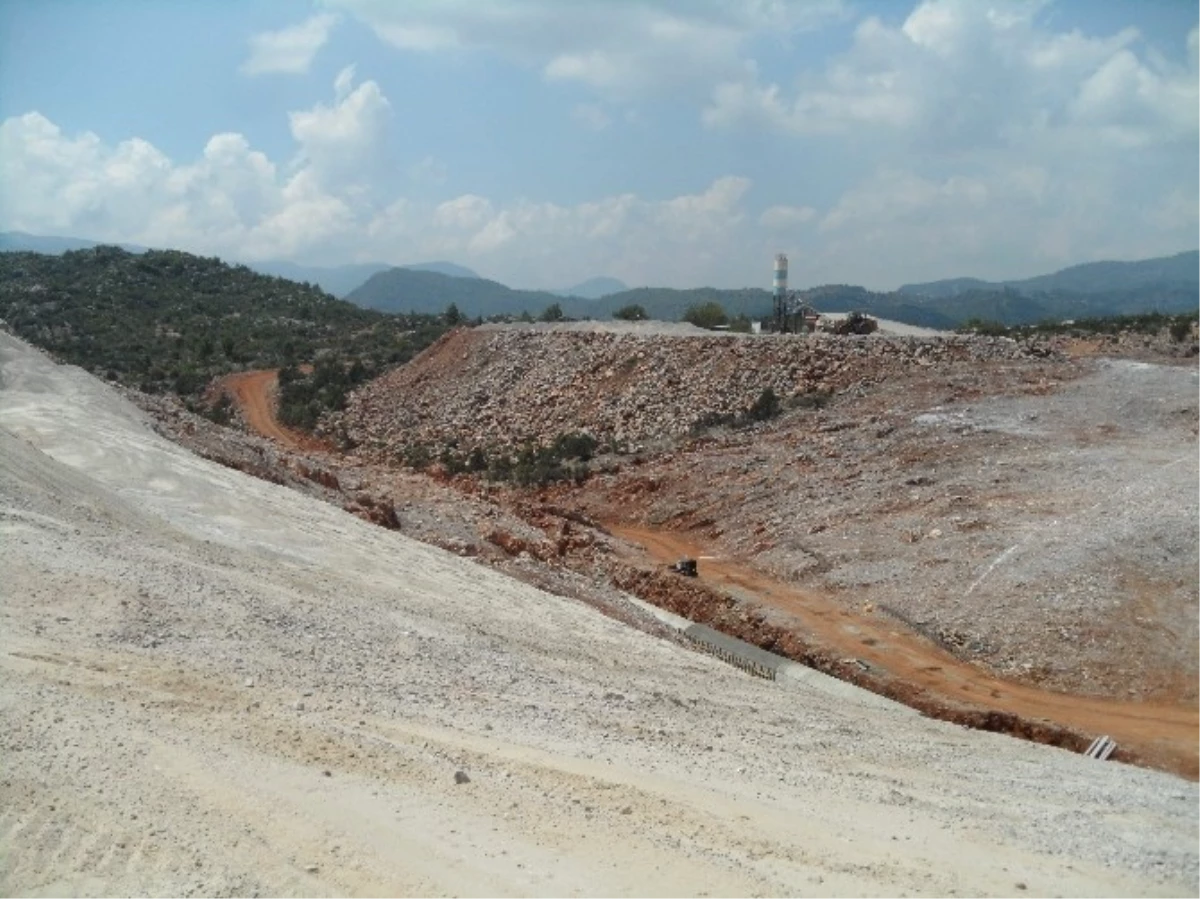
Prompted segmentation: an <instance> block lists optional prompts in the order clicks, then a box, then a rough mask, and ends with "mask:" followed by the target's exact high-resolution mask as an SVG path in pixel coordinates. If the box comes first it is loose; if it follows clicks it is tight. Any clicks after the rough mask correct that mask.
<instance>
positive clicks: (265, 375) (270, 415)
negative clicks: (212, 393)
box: [218, 370, 328, 452]
mask: <svg viewBox="0 0 1200 899" xmlns="http://www.w3.org/2000/svg"><path fill="white" fill-rule="evenodd" d="M278 381H279V372H278V371H275V370H263V371H244V372H240V373H238V374H236V375H229V376H227V377H225V378H223V379H222V380H221V382H220V384H219V385H218V386H219V387H220V388H222V389H224V390H226V391H228V393H229V396H230V397H231V398H232V399H233V402H234V403H235V404H236V405H237V407H238V408H239V409H241V410H242V414H243V415H244V416H245V417H246V423H247V424H248V425H249V426H250V428H251V429H252V430H254V431H255V433H257V434H259V435H261V436H263V437H266V438H267V439H268V440H274V441H275V442H276V443H278V444H279V445H280V446H283V447H284V448H286V449H290V450H298V451H301V452H304V451H308V452H313V451H317V452H319V451H322V450H326V449H328V447H327V446H325V444H324V443H322V442H321V441H320V440H317V439H316V438H315V437H308V436H306V435H304V434H301V433H298V432H296V431H293V430H291V429H290V428H287V427H285V426H284V425H282V424H280V422H279V419H278V418H276V417H275V386H276V384H277V383H278Z"/></svg>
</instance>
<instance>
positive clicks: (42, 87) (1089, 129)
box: [0, 0, 1200, 289]
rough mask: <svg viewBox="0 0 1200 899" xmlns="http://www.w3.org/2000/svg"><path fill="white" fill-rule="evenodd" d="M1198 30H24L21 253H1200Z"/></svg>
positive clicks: (1040, 13)
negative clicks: (94, 247) (127, 246)
mask: <svg viewBox="0 0 1200 899" xmlns="http://www.w3.org/2000/svg"><path fill="white" fill-rule="evenodd" d="M1197 9H1198V7H1197V4H1196V3H1195V2H1194V0H1059V2H1055V0H923V2H919V3H913V2H903V0H887V2H882V0H875V2H871V0H795V2H793V0H405V2H392V0H319V2H313V3H308V2H299V0H238V2H233V0H209V2H200V0H164V2H157V3H151V2H148V0H104V2H94V0H2V2H0V230H17V231H26V232H30V233H33V234H47V235H64V236H75V237H84V238H89V239H94V240H103V241H111V242H128V243H137V244H143V245H147V246H152V247H173V248H178V249H183V250H188V251H191V252H196V253H201V254H204V255H210V256H213V255H215V256H221V257H222V258H226V259H237V260H243V261H257V260H277V259H287V260H293V261H296V262H301V263H308V264H315V265H333V264H340V263H347V262H385V263H392V264H405V263H414V262H421V261H428V260H435V259H446V260H451V261H454V262H457V263H460V264H463V265H467V266H469V267H471V268H473V269H475V270H476V271H477V272H479V273H480V274H482V275H484V276H485V277H491V278H495V279H496V280H499V281H502V282H504V283H507V284H510V285H512V286H517V287H531V288H532V287H536V288H559V287H564V286H568V285H571V284H574V283H577V282H579V281H582V280H584V279H586V278H589V277H593V276H598V275H606V276H610V277H616V278H620V279H621V280H623V281H625V282H626V283H628V284H630V285H631V286H642V285H650V286H668V287H697V286H704V285H708V286H714V287H743V286H760V287H769V286H770V280H771V268H772V264H773V257H774V254H775V253H777V252H786V253H788V254H789V257H790V269H791V281H792V284H793V286H797V287H805V286H811V285H816V284H826V283H842V284H859V285H863V286H866V287H869V288H873V289H894V288H895V287H898V286H899V285H901V284H903V283H910V282H915V281H925V280H934V279H938V278H947V277H958V276H974V277H981V278H989V279H1004V278H1019V277H1026V276H1030V275H1034V274H1040V273H1044V272H1049V271H1054V270H1056V269H1058V268H1062V267H1064V266H1067V265H1072V264H1076V263H1081V262H1087V261H1092V260H1097V259H1138V258H1146V257H1150V256H1157V255H1166V254H1170V253H1177V252H1180V251H1183V250H1189V249H1196V248H1197V246H1198V244H1200V236H1198V209H1200V179H1198V166H1200V126H1198V118H1200V114H1198V110H1200V91H1198V74H1197V52H1198V40H1197V15H1198V14H1197Z"/></svg>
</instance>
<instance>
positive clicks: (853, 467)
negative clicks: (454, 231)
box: [160, 329, 1198, 778]
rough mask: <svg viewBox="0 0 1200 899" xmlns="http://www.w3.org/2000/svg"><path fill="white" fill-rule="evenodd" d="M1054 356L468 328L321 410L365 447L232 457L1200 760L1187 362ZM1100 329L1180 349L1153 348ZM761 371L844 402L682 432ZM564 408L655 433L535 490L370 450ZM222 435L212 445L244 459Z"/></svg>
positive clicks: (888, 667)
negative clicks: (398, 464) (427, 470)
mask: <svg viewBox="0 0 1200 899" xmlns="http://www.w3.org/2000/svg"><path fill="white" fill-rule="evenodd" d="M756 346H761V347H764V348H765V349H764V350H763V352H762V353H761V354H756V352H755V347H756ZM1064 348H1065V349H1067V350H1071V351H1072V352H1070V353H1063V352H1060V351H1059V350H1058V349H1056V348H1052V347H1047V346H1045V345H1027V346H1021V345H1017V344H1013V343H1011V342H1005V341H995V340H972V339H966V338H953V339H950V340H930V339H920V340H916V339H909V340H895V339H892V340H889V339H882V340H880V339H876V338H870V339H867V340H863V339H849V340H833V339H825V340H823V341H812V342H809V343H803V342H801V341H799V340H796V339H792V340H790V341H788V340H780V339H777V338H776V339H770V340H767V341H764V342H763V343H762V344H754V343H751V342H749V339H748V338H737V337H717V338H712V337H699V338H697V337H690V338H689V337H684V336H682V335H679V334H662V335H655V334H646V333H644V332H643V333H628V332H626V333H618V334H607V333H604V332H599V333H597V331H596V330H594V329H591V330H587V331H567V332H562V331H551V332H550V333H544V332H538V331H536V330H533V331H521V330H512V329H509V330H499V331H497V330H492V331H482V332H456V333H455V334H454V335H451V336H450V337H448V338H446V339H445V340H444V341H443V342H442V343H441V344H439V345H437V346H436V347H434V348H431V350H430V351H429V352H427V353H426V354H425V355H423V356H422V357H420V358H419V359H417V360H415V361H414V362H413V363H412V364H410V365H409V366H406V367H405V368H403V369H400V370H398V371H397V372H395V373H393V374H392V375H390V376H388V377H387V378H384V379H381V380H380V381H379V382H376V383H375V384H374V385H371V386H370V387H369V388H368V389H367V390H365V391H363V392H362V393H361V394H360V395H359V396H357V397H356V398H355V400H354V401H353V402H352V404H351V407H350V410H349V412H348V413H347V414H346V415H344V416H341V417H340V418H339V419H338V420H337V421H336V422H333V423H331V425H330V427H329V429H328V430H329V431H330V432H336V431H342V432H344V433H347V434H350V435H351V436H353V437H354V439H356V440H358V441H361V444H362V445H361V447H360V449H359V450H358V451H357V452H356V453H354V454H353V455H352V456H351V457H349V458H345V457H334V456H328V455H327V456H324V457H321V458H320V460H319V461H318V462H313V461H312V459H311V458H310V459H309V460H308V461H300V460H299V459H298V458H295V457H291V456H289V455H288V454H282V455H281V456H280V457H279V458H272V454H273V452H274V451H273V450H271V449H269V448H265V447H263V446H259V447H257V448H256V449H255V450H254V452H253V453H251V454H250V456H248V457H247V456H244V455H243V457H242V458H241V460H240V462H239V461H238V460H236V459H235V460H234V461H233V463H232V464H235V465H237V467H242V468H244V469H245V470H254V469H255V467H256V466H258V467H259V468H262V469H264V470H267V471H270V472H275V473H276V474H275V475H274V478H275V479H279V477H280V475H279V474H278V472H279V471H281V470H282V471H285V472H290V474H288V475H287V477H290V478H292V479H293V480H295V481H296V482H297V483H300V484H303V485H305V486H306V488H307V489H310V490H318V491H324V492H325V493H326V494H327V495H326V496H325V497H324V498H326V499H333V500H334V501H336V502H339V504H341V505H343V506H345V507H347V508H349V509H350V510H351V511H355V512H356V513H357V514H360V515H361V516H362V517H365V518H369V519H371V520H374V521H376V522H377V523H380V524H384V525H386V526H389V527H399V528H401V529H403V530H406V531H409V532H410V533H414V534H416V535H417V536H420V537H421V539H425V540H427V541H430V542H435V543H438V544H439V545H442V546H445V547H447V548H451V549H452V550H454V551H456V552H459V553H461V554H463V555H474V556H478V557H479V558H480V559H481V560H483V561H486V562H489V563H491V564H493V565H497V566H499V567H501V568H503V569H504V570H507V571H509V572H510V573H514V574H517V575H518V576H520V577H523V578H524V579H526V580H528V581H531V582H533V583H537V584H539V585H542V586H546V587H547V588H549V589H552V590H555V591H556V592H561V593H565V594H567V595H573V596H578V597H580V598H584V599H587V600H588V601H590V602H592V603H593V604H595V605H597V606H598V607H600V608H606V609H608V610H610V611H611V610H612V609H615V608H618V607H620V606H621V604H620V603H617V602H616V601H615V600H614V598H613V595H612V593H611V590H612V589H613V587H612V586H611V585H615V586H616V587H620V588H622V589H627V590H630V591H631V592H634V593H637V594H639V595H641V596H642V597H643V598H647V599H650V600H652V601H654V602H656V603H658V604H660V605H663V606H665V607H667V608H671V609H673V610H675V611H679V612H682V613H683V614H687V615H688V616H689V617H692V618H694V619H695V620H699V621H705V622H709V623H714V624H715V625H717V626H719V627H720V628H721V629H723V630H726V631H727V632H730V633H733V634H735V635H738V636H741V637H742V638H744V639H747V640H749V641H750V642H753V643H756V644H757V645H761V646H764V647H765V648H769V649H772V650H773V651H776V652H780V653H781V654H784V655H788V656H790V657H792V658H797V659H800V660H802V661H805V662H807V663H809V664H812V665H814V666H815V667H818V668H820V669H822V670H826V671H828V672H830V673H834V674H836V675H838V676H840V677H842V678H843V679H847V680H851V681H854V682H857V683H861V684H864V685H866V686H868V687H870V688H871V689H874V690H876V691H877V692H881V693H884V694H885V695H889V696H893V697H895V698H899V699H902V700H903V701H905V702H908V703H909V704H911V705H914V706H916V707H918V708H921V709H922V710H923V711H925V712H926V713H928V714H931V715H934V716H936V717H943V718H949V719H951V720H956V721H960V722H962V723H969V724H971V725H972V726H977V727H984V728H987V729H995V730H1001V731H1004V732H1008V733H1015V734H1017V735H1021V736H1026V737H1030V738H1033V739H1037V740H1039V741H1042V742H1050V743H1055V744H1058V745H1063V746H1068V747H1071V748H1076V749H1079V748H1082V746H1083V745H1086V743H1087V742H1088V740H1090V739H1091V737H1093V736H1095V735H1097V734H1099V733H1109V734H1111V735H1113V736H1115V737H1116V738H1117V740H1118V743H1120V744H1121V747H1122V748H1121V754H1120V757H1123V758H1125V759H1128V760H1135V761H1140V762H1142V763H1144V764H1149V765H1152V766H1155V767H1161V768H1165V769H1167V770H1172V771H1175V772H1177V773H1181V774H1184V775H1185V776H1189V777H1192V778H1195V777H1196V775H1197V745H1196V743H1197V741H1196V734H1197V710H1196V705H1197V702H1196V700H1197V694H1196V681H1197V667H1198V666H1197V636H1198V635H1197V630H1198V628H1197V611H1196V610H1197V583H1196V571H1197V564H1198V560H1197V509H1196V502H1195V497H1196V495H1197V484H1196V480H1197V473H1196V465H1195V461H1196V432H1197V403H1196V395H1197V391H1196V370H1195V365H1194V361H1193V362H1191V363H1188V362H1187V360H1186V359H1184V360H1183V364H1179V363H1180V360H1179V359H1172V360H1169V361H1172V362H1173V363H1175V364H1173V365H1160V364H1152V363H1145V362H1131V361H1129V360H1114V359H1109V358H1090V357H1089V358H1084V359H1075V358H1069V357H1070V356H1078V355H1083V354H1081V353H1080V352H1079V349H1080V347H1079V345H1078V344H1076V345H1073V346H1066V347H1064ZM1096 349H1097V347H1096V346H1085V347H1083V350H1084V351H1085V354H1087V355H1089V356H1091V355H1092V354H1094V352H1095V350H1096ZM1106 349H1107V350H1108V351H1109V352H1112V351H1113V350H1124V351H1125V354H1126V355H1129V354H1130V353H1131V352H1136V353H1137V354H1139V355H1141V356H1143V358H1157V359H1160V360H1162V359H1163V358H1164V357H1163V354H1162V353H1161V352H1158V353H1156V352H1155V351H1156V350H1158V349H1159V347H1157V346H1155V345H1152V344H1151V343H1150V342H1148V341H1141V340H1139V341H1136V342H1132V343H1130V342H1127V343H1126V344H1125V345H1124V346H1122V345H1118V344H1116V343H1113V342H1110V343H1109V344H1108V345H1107V347H1106ZM629 360H633V362H630V361H629ZM688 366H692V367H693V370H692V374H691V375H688V376H686V377H685V376H684V374H683V373H684V372H686V371H687V370H688V369H687V367H688ZM589 372H592V373H596V378H597V380H596V382H595V383H593V384H591V386H590V387H589V381H588V377H589V374H588V373H589ZM615 372H621V373H622V375H621V378H620V379H618V380H619V383H617V382H616V381H613V382H612V383H609V381H610V380H611V379H609V380H606V379H608V374H609V373H615ZM671 372H675V374H674V375H672V374H671ZM731 372H736V373H737V377H736V379H731V377H730V373H731ZM685 381H686V382H687V383H686V385H685V383H684V382H685ZM255 383H259V382H255ZM261 383H263V384H264V385H265V384H266V383H267V382H266V380H263V381H262V382H261ZM554 385H558V386H554ZM656 385H657V386H658V387H659V388H660V389H659V390H658V394H661V396H658V398H657V399H654V400H653V401H652V400H651V399H650V398H651V397H653V396H656V394H655V392H654V391H655V388H656ZM764 386H771V387H772V389H774V390H776V391H777V393H778V394H779V395H781V396H783V397H785V398H786V397H790V396H799V397H805V396H809V395H812V394H813V393H814V392H817V391H827V390H828V391H833V392H834V394H835V395H834V398H833V401H832V402H831V403H830V404H829V405H828V406H826V407H824V408H819V409H813V408H807V407H806V406H807V404H797V405H796V406H795V407H793V408H791V409H789V410H788V411H785V413H784V414H783V415H782V416H781V417H780V418H779V419H777V420H776V421H773V422H771V423H769V424H766V425H756V426H754V427H753V428H750V429H746V430H736V431H728V430H721V429H718V430H715V431H711V432H708V433H707V434H705V435H703V436H701V437H699V438H694V439H693V438H688V437H681V436H679V435H680V434H683V433H686V432H687V431H689V430H690V429H691V424H692V422H693V421H694V420H695V418H696V417H698V416H699V415H702V414H704V413H706V412H711V411H721V410H726V411H727V410H728V409H729V408H731V407H733V408H736V407H737V405H738V404H739V403H747V404H748V402H751V401H752V400H753V398H754V397H755V396H756V395H757V393H758V392H760V391H761V390H762V388H763V387H764ZM688 398H690V399H688ZM564 404H566V405H567V406H569V408H568V409H567V410H566V411H563V408H562V407H563V406H564ZM502 407H503V408H502ZM244 408H245V409H246V412H247V414H248V415H249V416H250V417H251V418H252V421H251V424H252V425H254V426H255V427H257V428H258V429H259V430H260V431H262V432H263V433H270V427H271V426H272V425H271V422H269V421H266V422H258V421H257V420H254V417H255V416H261V414H262V410H267V411H268V412H269V409H270V405H269V403H268V404H263V403H260V404H247V405H246V406H245V407H244ZM663 408H671V409H674V410H676V413H675V414H674V417H670V416H668V417H666V418H663V417H662V416H661V415H660V412H661V410H662V409H663ZM472 409H473V410H474V415H473V416H472V414H471V410H472ZM506 409H507V410H508V412H509V413H511V420H512V426H511V428H510V429H509V430H508V431H507V432H499V431H497V428H500V427H502V426H503V425H504V422H505V421H506V418H505V415H506V414H507V413H505V411H504V410H506ZM256 410H258V411H256ZM614 410H615V411H614ZM679 410H685V411H686V412H687V414H686V415H685V414H683V412H680V411H679ZM589 415H593V416H595V420H593V419H590V418H588V416H589ZM688 415H690V416H691V418H690V419H689V418H688ZM556 416H557V417H556ZM606 416H607V417H606ZM613 416H616V417H615V418H614V417H613ZM160 417H162V418H163V419H164V420H167V419H169V418H170V416H160ZM614 420H619V421H620V422H621V427H622V430H620V431H612V430H609V431H606V430H605V427H606V426H605V424H604V422H606V421H609V422H611V421H614ZM190 427H192V429H193V432H195V428H194V426H190ZM567 429H570V430H576V429H589V430H591V431H592V432H593V433H597V434H598V435H600V436H602V437H604V436H607V437H610V438H614V441H615V442H616V438H619V440H624V441H626V442H627V443H633V444H648V445H650V446H651V447H652V448H653V450H654V451H653V452H651V451H643V452H637V453H631V454H628V453H627V454H624V455H614V456H610V457H606V458H604V459H602V460H600V464H599V466H598V467H599V468H600V469H602V470H606V471H607V473H604V474H600V475H598V476H595V477H593V478H591V479H590V480H589V481H588V482H586V483H585V484H584V485H582V486H560V487H556V488H552V489H547V490H544V491H540V492H539V493H537V494H536V495H533V494H529V493H527V492H523V491H516V490H512V489H507V488H499V487H496V486H491V485H487V484H483V483H480V482H479V481H476V480H472V479H468V478H458V479H449V478H446V477H444V476H441V477H439V476H438V474H437V471H436V470H435V471H434V477H433V478H430V477H428V476H425V475H417V474H414V473H408V472H402V471H397V470H396V469H394V468H392V467H389V466H385V465H381V464H380V462H381V461H386V460H387V459H389V458H391V457H392V456H393V455H394V451H395V447H396V446H397V444H400V443H405V444H407V443H409V442H412V441H413V440H414V439H421V440H428V441H430V443H431V444H432V445H435V446H436V445H437V444H438V443H439V441H442V442H446V441H450V440H453V441H455V442H457V444H458V445H459V446H460V447H461V446H464V445H470V443H471V442H473V441H477V442H478V444H480V445H483V444H486V445H492V446H494V445H496V444H499V443H506V442H507V443H515V442H519V441H520V440H521V439H526V438H528V437H540V438H543V439H546V438H549V437H552V436H554V435H555V434H556V433H560V432H561V431H562V430H567ZM176 430H178V429H176ZM227 434H228V432H222V431H220V430H219V429H217V430H215V431H214V432H213V433H212V434H211V435H210V436H209V437H207V438H205V439H204V440H200V441H199V442H200V443H204V442H205V440H207V442H208V444H209V452H210V454H211V455H212V456H213V457H214V458H223V461H227V462H229V460H230V457H231V452H230V449H229V446H228V444H229V442H230V441H229V438H228V437H227V436H226V435H227ZM176 436H177V437H183V438H184V439H190V440H191V441H192V442H193V444H195V443H197V438H196V436H195V433H193V435H192V436H190V437H189V436H188V435H184V434H179V433H177V434H176ZM255 453H257V455H255ZM232 455H236V454H232ZM281 462H282V464H281ZM259 473H260V474H261V473H262V472H259ZM322 480H324V481H325V482H326V483H325V484H324V486H317V485H319V484H320V482H321V481H322ZM601 521H603V522H606V523H608V524H609V525H610V528H611V531H612V532H616V533H617V534H619V535H621V536H624V537H627V538H629V540H620V539H613V538H612V536H611V533H610V532H609V530H606V529H604V528H601V527H599V526H598V524H597V523H598V522H601ZM631 543H632V544H641V545H642V546H643V547H644V549H645V552H644V553H643V554H641V555H640V556H639V555H638V553H637V552H636V550H635V549H634V548H633V546H631ZM683 552H690V553H692V554H696V555H700V556H701V557H702V558H701V575H702V577H701V581H702V583H701V584H693V583H690V582H684V581H682V580H681V579H678V578H673V577H669V576H664V575H661V574H659V573H657V572H655V571H653V570H652V569H648V568H647V563H650V562H653V563H654V564H655V565H657V564H658V563H661V562H663V561H667V560H669V559H670V558H671V557H672V556H673V555H674V554H676V553H683ZM704 556H716V557H718V559H711V558H704ZM631 562H632V563H635V564H633V565H631V564H630V563H631ZM706 588H710V589H706ZM619 614H624V613H623V612H622V613H619ZM636 623H638V624H641V625H645V622H636ZM1074 697H1087V698H1086V699H1082V700H1076V699H1075V698H1074Z"/></svg>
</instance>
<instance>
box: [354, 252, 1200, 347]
mask: <svg viewBox="0 0 1200 899" xmlns="http://www.w3.org/2000/svg"><path fill="white" fill-rule="evenodd" d="M1198 270H1200V253H1197V252H1196V251H1190V252H1186V253H1180V254H1177V255H1175V256H1169V257H1163V258H1160V259H1150V260H1143V261H1138V262H1094V263H1086V264H1084V265H1078V266H1072V267H1071V268H1068V269H1064V270H1062V271H1061V272H1056V273H1053V274H1050V275H1043V276H1039V277H1036V278H1029V279H1026V280H1023V281H1012V282H1003V283H991V282H986V281H980V280H978V279H973V278H956V279H950V280H947V281H936V282H931V283H929V284H922V285H906V286H904V287H902V288H901V289H900V290H897V291H893V292H891V293H878V292H873V291H868V290H866V289H864V288H862V287H854V286H850V285H825V286H821V287H812V288H808V289H806V290H803V291H801V292H800V294H801V297H802V298H803V299H804V301H805V302H807V303H810V304H811V305H812V306H814V307H815V308H816V309H818V310H819V311H822V312H836V311H846V310H850V309H856V310H859V311H862V312H867V313H870V314H872V315H876V316H879V317H881V318H889V319H893V320H895V321H900V322H905V323H908V324H913V325H922V326H925V327H934V328H952V327H955V326H957V325H961V324H963V323H965V322H967V321H970V320H972V319H977V320H984V321H998V322H1002V323H1004V324H1008V325H1015V324H1029V323H1034V322H1038V321H1043V320H1046V319H1063V318H1082V317H1089V316H1106V315H1126V314H1134V313H1139V312H1148V311H1158V312H1190V311H1192V310H1194V309H1196V307H1197V303H1198V297H1200V275H1198ZM346 299H347V300H349V301H350V302H352V303H355V304H357V305H360V306H365V307H367V308H370V309H379V310H381V311H384V312H423V313H436V312H441V311H443V310H444V309H445V308H446V307H447V306H448V305H450V304H451V303H453V304H455V306H457V307H458V310H459V312H461V313H462V314H463V315H466V316H470V317H488V316H494V315H520V314H521V313H523V312H525V313H529V314H532V315H535V316H536V315H538V314H539V313H540V312H542V311H543V310H544V309H546V308H547V307H548V306H550V305H551V304H553V303H558V304H559V306H560V307H561V309H562V311H563V313H564V314H565V315H566V316H567V317H570V318H597V319H600V318H610V317H611V316H612V314H613V313H614V312H615V311H617V310H618V309H621V308H622V307H624V306H628V305H634V304H636V305H639V306H641V307H642V308H643V309H645V310H646V312H647V314H648V315H649V316H650V317H651V318H656V319H664V320H675V319H679V318H680V317H682V315H683V314H684V312H686V310H687V309H688V307H690V306H693V305H697V304H701V303H708V302H715V303H720V304H721V306H722V307H723V308H724V310H725V312H726V313H727V314H729V315H731V316H737V315H745V316H749V317H751V318H756V317H758V318H761V317H766V316H768V315H770V313H771V308H772V302H773V301H772V297H771V293H770V292H769V291H767V290H765V289H762V288H741V289H716V288H709V287H702V288H693V289H690V290H677V289H673V288H663V287H639V288H634V289H626V290H622V291H620V292H617V293H609V294H606V295H604V296H602V297H601V298H599V299H585V298H583V297H582V296H575V297H562V296H560V295H558V294H555V293H551V292H549V291H530V290H513V289H511V288H509V287H506V286H505V285H503V284H500V283H498V282H496V281H489V280H486V279H482V278H481V279H475V280H466V279H459V278H448V277H445V276H444V275H439V274H437V273H431V272H416V271H412V270H407V269H390V270H388V271H384V272H379V273H377V274H375V275H372V276H371V277H370V278H369V279H368V280H367V282H366V283H365V284H363V285H361V286H360V287H358V288H357V289H355V290H353V291H351V292H350V293H349V294H347V295H346Z"/></svg>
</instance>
